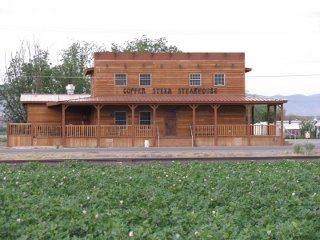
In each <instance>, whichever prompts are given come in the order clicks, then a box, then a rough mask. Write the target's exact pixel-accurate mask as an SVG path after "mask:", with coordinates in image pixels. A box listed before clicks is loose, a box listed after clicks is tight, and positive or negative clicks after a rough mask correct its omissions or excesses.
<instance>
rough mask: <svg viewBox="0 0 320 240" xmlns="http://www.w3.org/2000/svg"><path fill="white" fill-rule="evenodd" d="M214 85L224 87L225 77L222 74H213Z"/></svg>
mask: <svg viewBox="0 0 320 240" xmlns="http://www.w3.org/2000/svg"><path fill="white" fill-rule="evenodd" d="M214 85H215V86H224V85H225V75H224V73H216V74H214Z"/></svg>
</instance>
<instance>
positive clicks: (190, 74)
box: [189, 73, 201, 86]
mask: <svg viewBox="0 0 320 240" xmlns="http://www.w3.org/2000/svg"><path fill="white" fill-rule="evenodd" d="M196 74H199V79H191V76H192V75H196ZM191 81H199V84H191ZM189 86H201V73H189Z"/></svg>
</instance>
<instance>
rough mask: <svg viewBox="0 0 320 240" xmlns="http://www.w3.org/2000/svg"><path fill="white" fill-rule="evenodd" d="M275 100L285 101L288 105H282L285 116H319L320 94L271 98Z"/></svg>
mask: <svg viewBox="0 0 320 240" xmlns="http://www.w3.org/2000/svg"><path fill="white" fill-rule="evenodd" d="M272 97H275V98H281V99H287V100H288V103H286V104H285V105H284V108H285V110H286V115H288V114H295V115H300V116H312V117H315V116H320V94H314V95H310V96H306V95H289V96H281V95H277V96H272Z"/></svg>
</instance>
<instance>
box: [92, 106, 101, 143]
mask: <svg viewBox="0 0 320 240" xmlns="http://www.w3.org/2000/svg"><path fill="white" fill-rule="evenodd" d="M94 107H95V109H96V110H97V125H98V126H97V147H100V145H101V144H100V138H101V128H100V110H101V108H102V107H103V106H102V105H94Z"/></svg>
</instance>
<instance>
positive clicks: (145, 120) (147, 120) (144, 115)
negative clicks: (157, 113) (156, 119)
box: [139, 112, 151, 125]
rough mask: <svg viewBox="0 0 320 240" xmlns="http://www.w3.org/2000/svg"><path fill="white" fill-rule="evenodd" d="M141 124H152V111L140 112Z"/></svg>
mask: <svg viewBox="0 0 320 240" xmlns="http://www.w3.org/2000/svg"><path fill="white" fill-rule="evenodd" d="M139 124H140V125H150V124H151V113H150V112H140V116H139Z"/></svg>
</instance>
